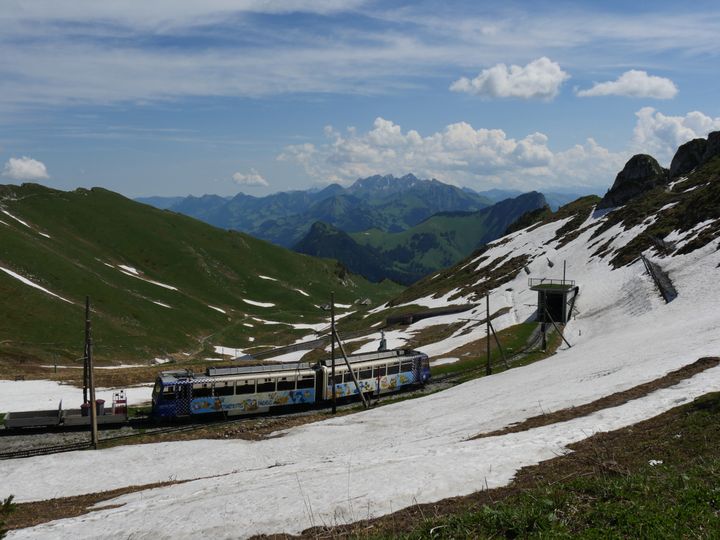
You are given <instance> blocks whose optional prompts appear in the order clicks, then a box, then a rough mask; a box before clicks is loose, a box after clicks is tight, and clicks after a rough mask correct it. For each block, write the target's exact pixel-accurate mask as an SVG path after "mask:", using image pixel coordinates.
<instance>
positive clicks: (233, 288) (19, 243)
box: [0, 184, 399, 360]
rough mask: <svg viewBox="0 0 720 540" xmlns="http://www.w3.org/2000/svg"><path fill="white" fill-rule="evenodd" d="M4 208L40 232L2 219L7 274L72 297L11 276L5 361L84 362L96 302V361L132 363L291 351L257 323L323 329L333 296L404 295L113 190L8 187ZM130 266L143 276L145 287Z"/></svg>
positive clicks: (3, 324) (2, 343)
mask: <svg viewBox="0 0 720 540" xmlns="http://www.w3.org/2000/svg"><path fill="white" fill-rule="evenodd" d="M0 210H5V211H6V212H9V213H10V214H12V216H15V217H16V218H18V219H20V220H23V221H24V222H26V223H27V225H28V226H25V225H23V224H21V223H19V222H18V221H17V220H16V219H13V218H12V217H11V216H9V215H7V214H6V213H4V212H1V211H0V268H5V269H7V270H10V271H12V272H15V273H17V274H19V275H21V276H23V277H25V278H27V279H29V280H30V281H32V282H33V283H35V284H37V285H39V286H41V287H44V288H46V289H47V290H49V291H52V292H53V293H55V294H57V295H59V296H62V297H63V298H65V299H67V300H69V302H65V301H63V300H61V299H58V298H56V297H54V296H51V295H50V294H47V293H45V292H42V291H40V290H38V289H36V288H33V287H31V286H28V285H26V284H24V283H22V282H21V281H19V280H18V279H16V278H15V277H12V276H11V275H9V274H8V273H7V272H4V271H0V299H1V300H0V301H1V302H2V310H0V358H3V357H4V358H14V359H17V358H24V357H40V358H45V357H47V356H48V355H49V354H56V355H59V356H60V357H61V358H77V357H78V356H80V353H81V351H82V342H83V309H84V306H83V304H84V298H85V296H86V295H89V296H90V297H91V299H92V302H93V307H94V315H93V324H94V334H95V337H96V354H97V355H98V356H99V357H100V358H108V359H109V358H112V359H123V360H124V359H132V358H147V357H152V355H157V354H163V353H172V352H180V351H187V352H194V351H200V350H201V349H202V348H203V347H204V346H205V347H207V346H209V345H210V344H223V345H228V346H232V347H239V348H240V347H250V346H252V345H257V344H261V343H262V344H266V345H268V344H280V343H282V342H287V341H289V340H291V339H292V338H293V334H295V336H297V335H298V334H299V333H300V332H299V331H295V332H294V333H293V332H292V331H290V332H289V331H288V330H290V328H289V327H288V326H284V325H263V324H262V323H260V322H258V321H255V320H253V319H252V317H257V318H261V319H266V320H273V321H285V322H290V323H313V322H319V321H321V320H322V319H323V316H324V315H325V314H324V313H323V312H321V311H320V310H319V309H318V308H317V307H316V306H317V305H318V304H321V303H325V302H327V300H328V298H329V296H330V292H331V290H334V291H335V292H336V297H337V301H338V302H340V303H344V304H350V303H352V302H353V301H354V300H355V299H357V298H364V297H370V298H371V299H372V300H374V302H373V304H376V303H377V302H379V301H381V300H385V299H387V298H388V297H389V296H391V295H392V294H395V293H397V292H398V291H399V287H397V286H396V285H394V284H390V283H385V284H379V285H377V284H375V285H373V284H369V283H368V282H366V281H365V280H364V279H362V278H358V277H355V276H349V275H346V273H345V271H344V269H343V268H342V267H339V266H338V265H337V264H336V263H334V262H332V261H322V260H318V259H314V258H311V257H308V256H304V255H299V254H296V253H293V252H291V251H288V250H286V249H282V248H279V247H276V246H273V245H271V244H268V243H266V242H264V241H261V240H257V239H255V238H252V237H250V236H247V235H245V234H242V233H238V232H230V231H223V230H220V229H216V228H214V227H212V226H209V225H206V224H204V223H201V222H199V221H196V220H194V219H192V218H189V217H186V216H182V215H179V214H175V213H172V212H167V211H161V210H157V209H155V208H151V207H149V206H146V205H143V204H139V203H136V202H133V201H131V200H129V199H126V198H124V197H122V196H120V195H118V194H115V193H112V192H110V191H106V190H103V189H97V188H95V189H92V190H77V191H74V192H61V191H56V190H52V189H48V188H45V187H42V186H38V185H31V184H25V185H23V186H21V187H18V186H0ZM40 233H44V234H46V235H48V236H49V238H48V237H46V236H43V235H42V234H40ZM119 265H125V266H128V267H133V268H135V269H137V270H138V271H139V272H140V273H141V277H142V278H143V279H139V278H138V277H134V276H132V275H128V273H123V272H122V271H121V270H120V268H119ZM260 275H264V276H268V277H272V278H274V279H275V280H277V281H271V280H267V279H262V278H260V277H259V276H260ZM148 280H151V281H154V282H157V283H160V284H164V285H166V286H165V287H163V286H161V285H158V284H155V283H150V282H149V281H148ZM168 287H173V288H174V289H172V288H168ZM296 289H300V290H301V291H303V292H304V293H306V294H307V296H306V294H302V293H301V292H299V291H298V290H296ZM243 299H247V300H251V301H254V302H261V303H266V304H274V306H268V307H262V306H256V305H252V304H248V303H246V302H245V301H244V300H243ZM160 304H165V305H166V306H169V307H164V306H162V305H160ZM209 306H214V307H217V308H220V309H222V310H224V311H225V313H221V312H220V311H218V310H215V309H212V308H211V307H209ZM248 325H252V326H248ZM304 333H307V330H306V331H305V332H304ZM250 338H255V340H254V341H251V340H250Z"/></svg>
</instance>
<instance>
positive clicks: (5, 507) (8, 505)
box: [0, 495, 15, 538]
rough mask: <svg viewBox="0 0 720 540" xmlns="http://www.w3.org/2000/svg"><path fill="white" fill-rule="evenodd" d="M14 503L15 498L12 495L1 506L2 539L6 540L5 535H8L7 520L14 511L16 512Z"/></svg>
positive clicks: (0, 536) (0, 527) (0, 533)
mask: <svg viewBox="0 0 720 540" xmlns="http://www.w3.org/2000/svg"><path fill="white" fill-rule="evenodd" d="M12 501H13V496H12V495H10V496H9V497H8V498H7V499H5V500H4V501H3V502H2V504H0V538H5V535H6V534H7V529H5V518H6V517H7V516H8V515H10V513H11V512H12V511H13V510H15V505H14V504H13V502H12Z"/></svg>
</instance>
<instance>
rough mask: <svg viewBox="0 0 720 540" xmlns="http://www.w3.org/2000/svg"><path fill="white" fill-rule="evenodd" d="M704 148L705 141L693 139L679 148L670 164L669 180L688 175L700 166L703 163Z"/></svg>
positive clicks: (705, 145)
mask: <svg viewBox="0 0 720 540" xmlns="http://www.w3.org/2000/svg"><path fill="white" fill-rule="evenodd" d="M706 147H707V141H706V140H705V139H693V140H692V141H689V142H686V143H685V144H683V145H682V146H680V148H678V149H677V152H675V156H674V157H673V159H672V163H670V178H677V177H678V176H681V175H684V174H688V173H689V172H690V171H692V170H693V169H694V168H695V167H697V166H698V165H700V164H701V163H702V162H703V155H704V154H705V149H706Z"/></svg>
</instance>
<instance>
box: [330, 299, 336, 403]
mask: <svg viewBox="0 0 720 540" xmlns="http://www.w3.org/2000/svg"><path fill="white" fill-rule="evenodd" d="M330 362H331V364H332V367H331V377H330V378H331V379H332V413H333V414H335V413H336V412H337V390H336V388H335V291H333V292H331V293H330Z"/></svg>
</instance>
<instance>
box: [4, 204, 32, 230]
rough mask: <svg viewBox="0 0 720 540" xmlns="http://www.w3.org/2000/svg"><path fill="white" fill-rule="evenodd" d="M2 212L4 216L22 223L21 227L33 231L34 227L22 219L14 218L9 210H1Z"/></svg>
mask: <svg viewBox="0 0 720 540" xmlns="http://www.w3.org/2000/svg"><path fill="white" fill-rule="evenodd" d="M0 212H2V213H3V214H5V215H6V216H7V217H9V218H12V219H14V220H15V221H17V222H18V223H20V224H21V225H25V226H26V227H27V228H28V229H32V227H31V226H30V225H28V224H27V223H25V222H24V221H23V220H22V219H20V218H19V217H15V216H13V215H12V214H11V213H10V212H8V211H7V210H5V209H4V208H0Z"/></svg>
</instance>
